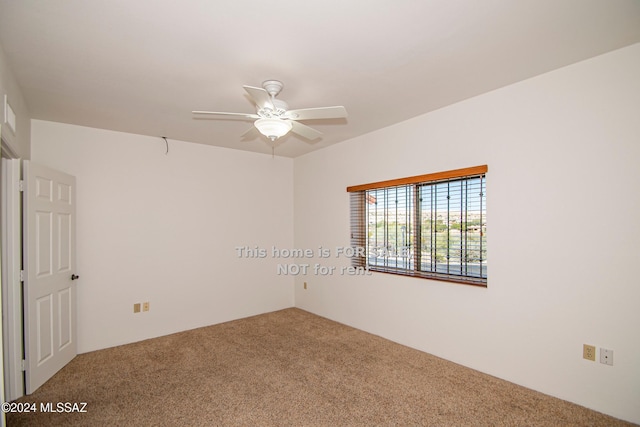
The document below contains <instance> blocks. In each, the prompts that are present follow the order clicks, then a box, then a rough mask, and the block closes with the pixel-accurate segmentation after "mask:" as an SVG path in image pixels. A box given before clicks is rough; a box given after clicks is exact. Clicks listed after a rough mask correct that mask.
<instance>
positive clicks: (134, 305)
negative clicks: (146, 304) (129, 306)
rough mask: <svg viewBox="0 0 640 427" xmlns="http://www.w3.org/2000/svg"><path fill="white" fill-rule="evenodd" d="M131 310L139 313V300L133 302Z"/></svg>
mask: <svg viewBox="0 0 640 427" xmlns="http://www.w3.org/2000/svg"><path fill="white" fill-rule="evenodd" d="M133 312H134V313H140V303H139V302H137V303H135V304H133Z"/></svg>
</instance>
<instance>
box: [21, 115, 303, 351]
mask: <svg viewBox="0 0 640 427" xmlns="http://www.w3.org/2000/svg"><path fill="white" fill-rule="evenodd" d="M165 151H166V149H165V142H164V140H162V139H160V138H153V137H146V136H139V135H132V134H126V133H119V132H112V131H105V130H98V129H91V128H85V127H80V126H72V125H66V124H61V123H52V122H45V121H39V120H34V121H33V123H32V159H33V161H35V162H38V163H41V164H45V165H48V166H50V167H53V168H56V169H58V170H61V171H64V172H67V173H69V174H71V175H74V176H76V179H77V253H78V254H77V264H78V270H77V271H78V274H79V275H80V280H78V347H79V352H87V351H91V350H96V349H101V348H105V347H109V346H114V345H118V344H123V343H128V342H133V341H139V340H142V339H146V338H151V337H155V336H160V335H165V334H169V333H173V332H177V331H182V330H187V329H192V328H196V327H200V326H205V325H210V324H215V323H219V322H223V321H228V320H231V319H236V318H241V317H246V316H251V315H256V314H260V313H265V312H270V311H274V310H279V309H283V308H286V307H291V306H293V289H292V287H293V279H292V277H291V276H283V275H277V274H276V261H275V260H272V259H264V260H255V259H253V260H251V259H240V258H239V257H238V256H237V254H236V250H235V247H236V246H241V245H262V246H267V245H268V246H269V247H270V246H271V245H278V246H280V247H292V245H293V208H292V207H293V181H292V179H293V161H292V159H288V158H282V157H275V158H272V157H271V156H269V155H263V154H255V153H248V152H244V151H238V150H230V149H223V148H216V147H212V146H205V145H199V144H191V143H185V142H179V141H174V140H169V153H168V155H165ZM144 301H149V302H150V308H151V309H150V311H149V312H147V313H139V314H134V313H133V304H134V303H138V302H144Z"/></svg>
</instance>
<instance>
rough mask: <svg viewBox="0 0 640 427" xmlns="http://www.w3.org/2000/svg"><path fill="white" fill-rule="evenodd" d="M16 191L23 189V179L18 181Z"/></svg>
mask: <svg viewBox="0 0 640 427" xmlns="http://www.w3.org/2000/svg"><path fill="white" fill-rule="evenodd" d="M18 191H24V179H21V180H20V181H18Z"/></svg>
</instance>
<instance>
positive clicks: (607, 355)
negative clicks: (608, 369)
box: [600, 348, 613, 366]
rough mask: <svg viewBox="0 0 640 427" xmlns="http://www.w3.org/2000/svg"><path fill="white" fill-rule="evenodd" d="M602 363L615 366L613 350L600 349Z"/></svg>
mask: <svg viewBox="0 0 640 427" xmlns="http://www.w3.org/2000/svg"><path fill="white" fill-rule="evenodd" d="M600 363H604V364H605V365H611V366H613V350H607V349H605V348H601V349H600Z"/></svg>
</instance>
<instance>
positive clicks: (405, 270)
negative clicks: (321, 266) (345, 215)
mask: <svg viewBox="0 0 640 427" xmlns="http://www.w3.org/2000/svg"><path fill="white" fill-rule="evenodd" d="M487 172H488V166H487V165H481V166H474V167H469V168H463V169H455V170H450V171H444V172H437V173H430V174H425V175H417V176H412V177H407V178H399V179H392V180H387V181H379V182H374V183H369V184H361V185H354V186H350V187H347V192H348V193H350V197H351V207H350V209H351V245H352V246H354V247H364V248H366V249H365V251H367V250H370V248H369V247H368V246H367V245H368V242H367V236H366V221H367V219H366V211H367V207H366V203H367V201H366V200H365V198H366V197H367V194H368V193H367V191H370V190H376V191H377V190H383V189H390V188H391V187H401V188H406V187H407V186H412V187H414V191H415V194H416V199H415V204H414V206H416V211H415V218H414V219H413V220H412V221H413V222H412V223H411V225H412V226H413V227H414V228H416V230H415V231H414V232H415V233H416V234H415V235H414V240H417V241H418V242H419V241H420V237H419V236H420V235H421V232H420V227H422V223H423V222H422V221H418V220H417V218H419V217H418V212H421V211H419V210H418V208H417V206H418V204H419V202H418V194H419V191H421V190H420V188H421V187H426V186H431V185H436V184H444V183H446V182H457V181H464V180H472V179H474V178H481V185H484V182H485V179H486V178H485V175H486V173H487ZM484 192H486V190H484ZM485 197H486V194H484V193H483V192H481V193H480V200H481V202H482V201H484V200H486V199H485ZM396 202H397V201H396ZM467 207H468V206H467V205H466V204H465V209H466V208H467ZM385 209H386V208H385ZM420 209H421V208H420ZM483 209H484V211H483ZM481 212H485V214H486V202H484V205H481ZM385 213H386V210H385ZM485 221H486V219H485ZM483 227H484V226H483V225H482V224H481V227H480V242H481V244H482V241H483V238H484V236H485V231H484V228H483ZM447 229H448V230H450V228H447ZM448 235H449V234H448ZM418 242H415V241H414V244H418ZM386 243H387V242H386V241H385V244H386ZM420 247H422V246H421V245H420ZM448 248H450V246H448ZM480 248H482V245H481V246H480ZM448 250H450V249H448ZM481 250H482V249H481ZM485 250H486V246H485ZM420 253H421V252H420ZM420 253H417V254H415V255H414V256H413V257H414V258H413V259H412V260H410V261H406V263H407V264H406V265H407V266H404V267H399V268H398V267H397V263H396V267H388V266H385V267H380V266H379V265H369V260H368V255H365V256H359V257H354V258H352V265H353V266H355V267H365V268H367V269H369V270H370V271H375V272H382V273H391V274H398V275H403V276H412V277H420V278H425V279H432V280H440V281H446V282H453V283H461V284H468V285H475V286H481V287H486V286H487V276H486V261H485V264H484V276H483V270H482V268H483V267H482V261H481V262H480V273H479V274H480V277H478V276H476V275H462V274H450V273H446V274H443V273H439V272H434V271H425V270H423V266H422V264H421V263H420V261H419V260H420ZM466 255H467V252H465V256H466ZM485 260H486V258H485ZM448 262H449V261H448V258H447V265H449V264H448ZM411 263H413V264H412V265H413V266H412V267H411V268H410V267H409V265H410V264H411ZM466 265H467V264H465V266H466ZM469 265H471V263H469Z"/></svg>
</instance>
